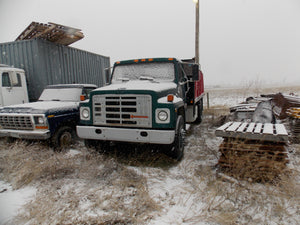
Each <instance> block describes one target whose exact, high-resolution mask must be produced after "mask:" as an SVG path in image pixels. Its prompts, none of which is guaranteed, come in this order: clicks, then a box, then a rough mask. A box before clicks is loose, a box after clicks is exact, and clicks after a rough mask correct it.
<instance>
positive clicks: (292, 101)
mask: <svg viewBox="0 0 300 225" xmlns="http://www.w3.org/2000/svg"><path fill="white" fill-rule="evenodd" d="M273 105H274V107H273V111H274V114H275V115H276V117H278V118H279V119H280V120H281V121H283V122H284V123H285V124H286V126H287V128H288V131H289V133H290V141H291V142H294V143H299V142H300V97H297V96H292V95H283V94H281V93H279V94H276V95H274V98H273Z"/></svg>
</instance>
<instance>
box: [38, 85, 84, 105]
mask: <svg viewBox="0 0 300 225" xmlns="http://www.w3.org/2000/svg"><path fill="white" fill-rule="evenodd" d="M81 94H82V89H81V88H46V89H44V91H43V92H42V94H41V96H40V98H39V101H67V102H69V101H71V102H79V100H80V95H81Z"/></svg>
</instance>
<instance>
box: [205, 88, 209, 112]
mask: <svg viewBox="0 0 300 225" xmlns="http://www.w3.org/2000/svg"><path fill="white" fill-rule="evenodd" d="M206 104H207V109H209V93H208V92H207V93H206Z"/></svg>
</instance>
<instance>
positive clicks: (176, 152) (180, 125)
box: [169, 116, 185, 161]
mask: <svg viewBox="0 0 300 225" xmlns="http://www.w3.org/2000/svg"><path fill="white" fill-rule="evenodd" d="M184 136H185V129H184V120H183V117H182V116H178V119H177V123H176V131H175V139H174V142H173V143H172V144H171V146H170V150H171V151H170V152H169V155H170V156H171V157H172V158H174V159H175V160H177V161H179V160H181V159H182V157H183V153H184Z"/></svg>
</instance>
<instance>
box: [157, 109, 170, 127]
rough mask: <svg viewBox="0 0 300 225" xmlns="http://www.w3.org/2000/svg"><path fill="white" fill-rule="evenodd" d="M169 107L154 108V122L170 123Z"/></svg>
mask: <svg viewBox="0 0 300 225" xmlns="http://www.w3.org/2000/svg"><path fill="white" fill-rule="evenodd" d="M170 116H171V115H170V109H168V108H158V109H156V110H155V122H156V123H164V124H167V123H170Z"/></svg>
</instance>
